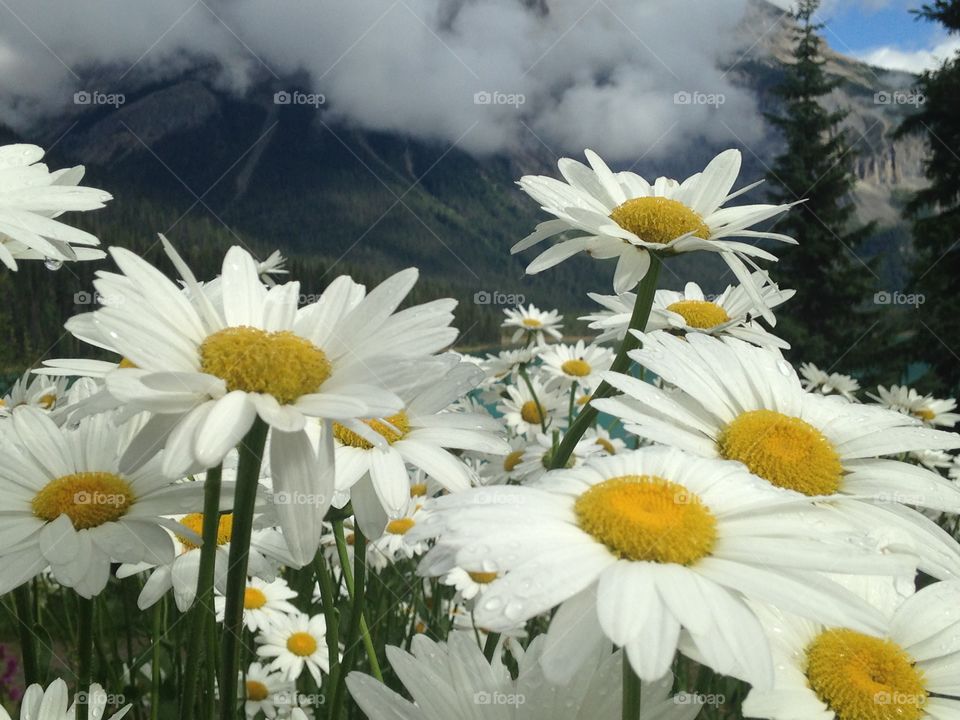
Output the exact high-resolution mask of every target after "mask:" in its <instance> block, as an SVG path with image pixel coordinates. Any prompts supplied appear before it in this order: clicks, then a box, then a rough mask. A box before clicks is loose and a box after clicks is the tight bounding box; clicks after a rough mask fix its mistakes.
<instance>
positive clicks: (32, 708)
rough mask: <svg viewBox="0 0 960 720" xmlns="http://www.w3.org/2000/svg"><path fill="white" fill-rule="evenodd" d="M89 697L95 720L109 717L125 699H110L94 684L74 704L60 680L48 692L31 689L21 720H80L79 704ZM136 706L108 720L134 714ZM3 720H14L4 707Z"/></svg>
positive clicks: (0, 709)
mask: <svg viewBox="0 0 960 720" xmlns="http://www.w3.org/2000/svg"><path fill="white" fill-rule="evenodd" d="M81 695H82V696H85V697H84V700H85V701H86V703H87V707H88V710H87V712H88V715H89V717H90V718H94V719H95V720H101V719H102V718H104V717H105V712H106V709H107V705H108V704H111V705H112V704H115V703H114V700H115V699H119V701H120V702H123V696H122V695H121V696H118V697H117V698H115V697H114V696H112V695H108V694H107V693H106V692H105V691H104V689H103V688H102V687H101V686H100V685H98V684H96V683H94V684H93V685H91V686H90V690H89V692H82V691H81V692H80V693H78V694H77V697H76V698H75V699H74V701H73V702H70V692H69V690H68V689H67V684H66V683H65V682H64V681H63V680H61V679H60V678H57V679H56V680H54V681H53V682H52V683H50V684H49V685H48V686H47V689H46V690H44V689H43V687H42V686H40V685H37V684H34V685H31V686H30V687H28V688H27V690H26V692H25V693H24V694H23V701H22V702H21V704H20V719H21V720H74V718H75V717H76V716H77V700H79V699H80V696H81ZM131 707H132V705H130V704H127V705H124V706H123V707H122V708H120V709H119V710H118V711H117V712H115V713H113V714H112V715H110V716H109V717H108V718H106V720H120V718H122V717H123V716H124V715H126V714H127V712H128V711H129V710H130V708H131ZM0 720H10V716H9V715H8V714H7V711H6V710H4V709H3V707H2V706H0Z"/></svg>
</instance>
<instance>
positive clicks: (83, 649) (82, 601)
mask: <svg viewBox="0 0 960 720" xmlns="http://www.w3.org/2000/svg"><path fill="white" fill-rule="evenodd" d="M77 615H78V618H79V620H78V623H79V629H80V631H79V641H78V643H77V654H78V656H79V657H78V662H77V668H78V673H77V677H78V680H77V696H78V697H77V720H87V717H88V715H89V711H90V697H89V693H90V678H91V670H92V665H93V600H92V599H89V598H84V597H80V596H79V595H78V596H77Z"/></svg>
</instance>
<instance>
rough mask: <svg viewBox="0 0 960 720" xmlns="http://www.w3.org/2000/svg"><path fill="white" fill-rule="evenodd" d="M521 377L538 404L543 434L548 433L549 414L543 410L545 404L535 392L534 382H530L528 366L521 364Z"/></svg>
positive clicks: (535, 403) (534, 401)
mask: <svg viewBox="0 0 960 720" xmlns="http://www.w3.org/2000/svg"><path fill="white" fill-rule="evenodd" d="M518 370H519V373H520V377H521V378H523V382H524V383H525V384H526V386H527V390H529V391H530V397H532V398H533V404H534V405H536V406H537V415H538V416H539V417H540V430H542V431H543V434H544V435H546V434H547V415H546V413H545V412H543V405H541V404H540V398H538V397H537V393H536V392H534V389H533V383H532V382H530V376H529V375H528V374H527V366H526V365H524V364H522V363H521V364H520V366H519V368H518Z"/></svg>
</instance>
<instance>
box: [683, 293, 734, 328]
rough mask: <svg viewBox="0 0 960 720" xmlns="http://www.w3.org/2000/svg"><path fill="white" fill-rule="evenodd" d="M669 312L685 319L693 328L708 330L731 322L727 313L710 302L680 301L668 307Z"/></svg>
mask: <svg viewBox="0 0 960 720" xmlns="http://www.w3.org/2000/svg"><path fill="white" fill-rule="evenodd" d="M667 310H669V311H670V312H674V313H676V314H677V315H679V316H680V317H682V318H683V319H684V321H685V322H686V323H687V325H689V326H690V327H692V328H699V329H700V330H706V329H709V328H712V327H716V326H717V325H721V324H723V323H725V322H728V321H729V320H730V316H729V315H727V311H726V310H724V309H723V308H722V307H720V306H719V305H717V304H716V303H712V302H710V301H709V300H680V301H678V302H675V303H670V304H669V305H667Z"/></svg>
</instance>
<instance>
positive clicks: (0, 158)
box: [0, 145, 112, 270]
mask: <svg viewBox="0 0 960 720" xmlns="http://www.w3.org/2000/svg"><path fill="white" fill-rule="evenodd" d="M41 158H43V149H42V148H39V147H37V146H36V145H5V146H3V147H0V262H2V263H3V264H4V265H6V266H7V267H8V268H10V269H11V270H16V269H17V260H47V261H48V262H49V263H51V267H59V264H60V263H62V262H64V261H68V260H96V259H99V258H102V257H103V256H104V254H103V252H102V251H100V250H94V249H93V247H92V246H96V245H99V244H100V241H99V240H98V239H97V238H96V237H95V236H94V235H91V234H90V233H88V232H85V231H83V230H78V229H77V228H74V227H70V226H69V225H67V224H65V223H62V222H59V221H58V220H54V219H53V218H56V217H59V216H60V215H62V214H63V213H65V212H69V211H85V210H96V209H97V208H102V207H103V206H104V203H106V202H107V201H108V200H110V199H112V196H111V195H110V193H108V192H104V191H103V190H97V189H96V188H89V187H81V186H80V181H81V180H82V179H83V172H84V168H83V166H82V165H77V166H76V167H73V168H69V169H64V170H57V171H55V172H50V171H49V170H48V169H47V166H46V165H44V164H43V163H41V162H40V160H41ZM75 246H76V247H75Z"/></svg>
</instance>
